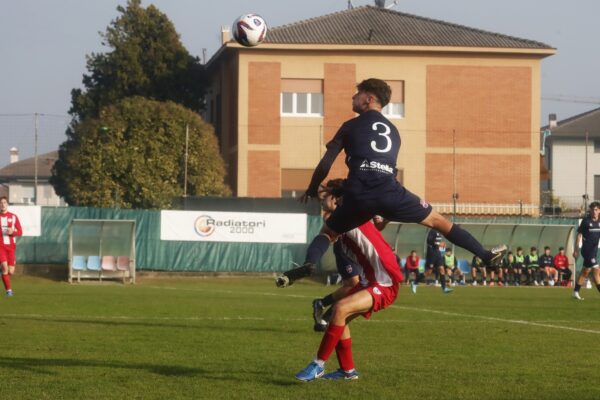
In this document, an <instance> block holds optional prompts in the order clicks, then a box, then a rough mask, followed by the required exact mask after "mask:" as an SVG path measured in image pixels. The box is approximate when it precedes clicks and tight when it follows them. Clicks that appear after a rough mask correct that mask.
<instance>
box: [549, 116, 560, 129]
mask: <svg viewBox="0 0 600 400" xmlns="http://www.w3.org/2000/svg"><path fill="white" fill-rule="evenodd" d="M557 125H558V122H557V121H556V114H554V113H552V114H550V115H548V127H549V128H550V129H552V128H556V126H557Z"/></svg>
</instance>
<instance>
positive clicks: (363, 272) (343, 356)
mask: <svg viewBox="0 0 600 400" xmlns="http://www.w3.org/2000/svg"><path fill="white" fill-rule="evenodd" d="M334 181H335V182H338V183H339V184H340V186H339V188H340V189H341V182H342V180H341V179H338V180H334ZM331 182H332V181H330V182H329V183H328V185H327V187H326V188H327V189H326V190H330V188H331V186H330V183H331ZM324 198H325V199H326V202H327V203H328V207H331V208H333V209H335V207H336V206H337V205H336V202H335V200H333V199H332V198H331V196H328V195H327V194H325V197H324ZM322 204H323V202H322ZM338 207H339V206H338ZM338 242H339V243H340V244H339V246H340V251H341V253H340V254H344V255H345V256H347V257H348V259H351V260H353V262H352V264H353V265H354V266H355V267H356V268H358V269H360V283H359V284H357V285H356V286H355V287H354V288H352V289H351V290H350V291H347V292H346V293H345V294H344V296H345V297H343V298H341V299H337V300H338V301H337V302H335V304H334V305H333V313H332V317H331V322H330V324H329V326H328V328H327V331H326V332H325V334H324V336H323V339H322V340H321V345H320V347H319V350H318V352H317V357H316V358H315V359H314V361H312V362H311V363H310V364H309V365H308V366H307V367H306V368H304V369H303V370H302V371H300V372H298V374H296V378H297V379H299V380H301V381H312V380H314V379H317V378H320V377H323V378H324V379H345V380H352V379H357V378H358V373H357V372H356V369H355V368H354V361H353V359H352V339H351V336H350V329H349V328H348V323H350V321H352V320H353V319H354V318H356V317H358V316H359V315H363V316H364V317H365V318H367V319H368V318H370V316H371V314H372V313H374V312H377V311H379V310H383V309H384V308H387V307H388V306H389V305H390V304H392V303H393V302H394V300H395V299H396V296H397V294H398V286H399V283H400V282H402V280H403V276H402V272H401V271H400V266H399V265H398V262H397V260H396V256H395V254H394V252H393V251H392V249H391V247H390V246H389V244H388V243H387V242H386V241H385V239H384V238H383V236H382V235H381V233H380V232H379V230H378V229H377V228H376V227H375V225H374V224H373V223H372V222H371V221H367V222H365V223H364V224H362V225H361V226H359V227H358V228H354V229H352V230H350V231H348V232H346V233H344V234H343V235H341V236H340V238H339V239H338ZM342 288H343V287H342ZM338 290H339V289H338ZM334 349H335V350H336V354H337V358H338V362H339V364H340V368H339V369H338V370H337V371H335V372H332V373H329V374H327V375H324V372H325V362H326V361H327V360H328V359H329V356H330V355H331V353H332V352H333V350H334ZM323 375H324V376H323Z"/></svg>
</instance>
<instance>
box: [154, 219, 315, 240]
mask: <svg viewBox="0 0 600 400" xmlns="http://www.w3.org/2000/svg"><path fill="white" fill-rule="evenodd" d="M306 230H307V222H306V214H283V213H281V214H280V213H246V212H219V211H161V213H160V239H161V240H176V241H197V242H246V243H306Z"/></svg>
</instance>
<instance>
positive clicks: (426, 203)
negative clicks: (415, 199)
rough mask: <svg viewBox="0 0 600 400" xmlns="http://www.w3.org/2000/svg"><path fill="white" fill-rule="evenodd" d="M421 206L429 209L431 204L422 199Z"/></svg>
mask: <svg viewBox="0 0 600 400" xmlns="http://www.w3.org/2000/svg"><path fill="white" fill-rule="evenodd" d="M421 206H422V207H423V208H427V207H429V203H428V202H426V201H425V200H423V199H421Z"/></svg>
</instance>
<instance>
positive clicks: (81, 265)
mask: <svg viewBox="0 0 600 400" xmlns="http://www.w3.org/2000/svg"><path fill="white" fill-rule="evenodd" d="M71 267H72V268H73V269H74V270H78V271H82V270H84V269H85V267H86V263H85V256H73V263H72V264H71Z"/></svg>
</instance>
